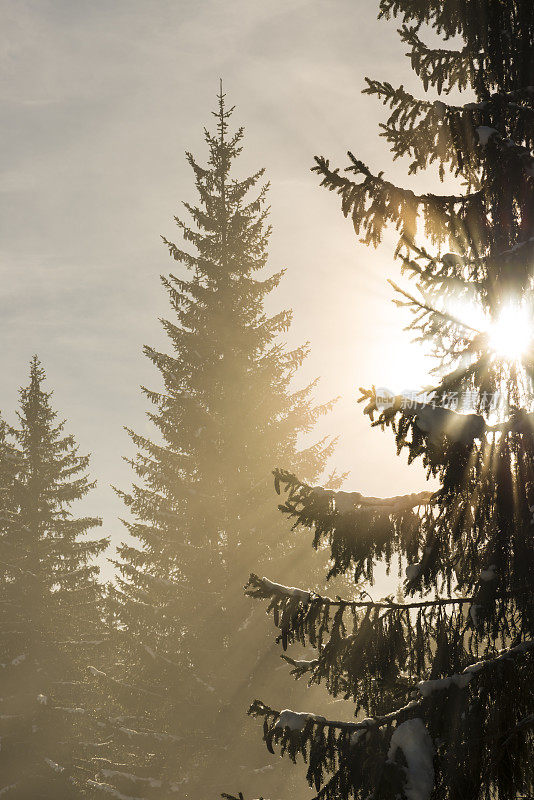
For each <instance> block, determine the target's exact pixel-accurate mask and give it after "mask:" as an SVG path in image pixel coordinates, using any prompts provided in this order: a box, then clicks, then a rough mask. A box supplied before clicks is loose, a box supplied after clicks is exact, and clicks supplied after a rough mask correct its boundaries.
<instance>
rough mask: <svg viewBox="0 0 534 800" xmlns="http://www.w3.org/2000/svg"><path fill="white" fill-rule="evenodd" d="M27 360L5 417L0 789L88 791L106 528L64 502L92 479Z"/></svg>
mask: <svg viewBox="0 0 534 800" xmlns="http://www.w3.org/2000/svg"><path fill="white" fill-rule="evenodd" d="M44 379H45V374H44V371H43V369H42V367H41V365H40V363H39V361H38V360H37V358H34V359H33V360H32V362H31V366H30V382H29V385H28V386H27V387H26V388H24V389H22V390H21V392H20V411H19V415H18V417H19V424H18V427H16V428H14V429H12V428H10V427H8V426H7V425H6V423H4V422H0V495H1V500H2V516H1V519H0V609H1V613H2V623H1V628H0V650H1V654H2V655H1V660H2V664H1V667H0V684H1V690H0V695H1V698H2V700H1V716H0V726H1V733H0V736H1V743H2V747H1V750H0V765H1V766H0V773H1V780H0V793H1V795H2V797H4V796H5V797H6V798H8V797H9V798H18V799H19V800H29V798H43V799H44V798H50V800H52V799H53V800H60V798H74V797H82V796H84V797H85V796H87V792H88V791H90V789H89V788H88V784H87V779H88V778H90V776H91V772H90V771H88V770H87V769H86V767H85V766H84V764H85V763H87V762H90V761H91V759H92V757H93V755H94V749H95V748H98V744H99V734H98V725H97V720H96V714H97V710H96V708H95V695H94V692H93V681H92V680H89V679H88V675H87V665H88V664H89V663H90V661H89V659H90V658H91V657H92V655H94V650H95V648H98V645H99V637H100V636H101V630H100V628H101V620H102V602H101V590H100V586H99V583H98V582H97V574H98V567H97V566H95V565H94V563H93V559H94V558H95V557H96V556H98V555H99V554H100V553H101V552H102V551H103V550H104V548H105V547H106V545H107V541H106V540H105V539H88V538H86V534H88V533H89V531H91V529H92V528H94V527H96V526H98V525H100V524H101V521H100V520H99V519H95V518H93V517H79V518H76V517H74V516H73V515H72V513H71V506H72V505H73V504H74V503H75V502H76V501H78V500H80V499H81V498H83V497H84V496H85V495H86V494H87V493H88V492H89V491H90V490H91V489H92V487H93V486H94V484H93V483H92V482H91V481H90V480H89V479H88V477H87V475H86V470H87V467H88V457H87V456H80V455H79V453H78V449H77V446H76V444H75V441H74V439H73V437H72V436H70V435H68V434H66V433H65V432H64V423H63V422H58V420H57V414H56V412H55V411H54V410H53V408H52V406H51V401H50V398H51V393H50V392H47V391H45V389H44V388H43V381H44Z"/></svg>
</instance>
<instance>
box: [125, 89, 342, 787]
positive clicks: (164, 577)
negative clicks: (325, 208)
mask: <svg viewBox="0 0 534 800" xmlns="http://www.w3.org/2000/svg"><path fill="white" fill-rule="evenodd" d="M232 111H233V109H229V108H228V107H227V106H226V105H225V97H224V94H223V93H222V88H221V92H220V94H219V97H218V109H217V111H216V112H214V116H215V119H216V125H217V127H216V131H215V132H213V133H211V132H210V131H208V130H206V131H205V134H204V135H205V141H206V144H207V147H208V154H209V155H208V162H207V164H206V165H205V166H203V165H201V164H199V163H198V162H197V161H196V160H195V158H194V157H193V156H192V155H191V154H187V160H188V163H189V164H190V166H191V168H192V170H193V173H194V177H195V187H196V191H197V195H198V202H197V204H196V205H193V204H190V203H185V204H184V205H185V208H186V210H187V212H188V213H189V215H190V217H191V220H192V222H191V223H186V222H184V221H182V219H181V218H178V217H177V218H176V223H177V225H178V227H179V229H180V232H181V234H182V238H183V240H184V243H185V244H184V245H181V244H174V243H172V242H170V241H168V240H167V239H164V242H165V245H166V246H167V247H168V249H169V251H170V254H171V256H172V257H173V259H174V260H175V261H176V263H177V264H179V265H181V267H182V269H181V271H180V272H178V273H177V274H172V275H170V276H168V277H163V278H162V283H163V286H164V288H165V290H166V292H167V293H168V296H169V300H170V305H171V311H172V316H171V317H170V318H169V319H165V320H163V327H164V329H165V332H166V334H167V335H168V337H169V345H170V348H169V349H170V351H169V352H166V351H165V352H163V351H159V350H156V349H154V348H152V347H146V348H145V353H146V355H147V356H148V358H149V359H150V360H151V361H152V363H153V364H154V365H155V367H156V368H157V370H158V371H159V373H160V374H161V378H162V383H163V387H162V389H161V390H159V391H154V390H151V389H144V392H145V395H146V396H147V398H148V400H149V401H150V403H151V404H152V409H153V410H152V411H151V412H150V414H149V418H150V420H151V422H152V423H153V425H154V429H155V432H156V434H157V438H154V439H151V438H148V437H146V436H141V435H138V434H137V433H135V432H133V431H130V434H131V437H132V440H133V442H134V444H135V445H136V447H137V448H138V453H137V455H136V457H135V458H134V459H133V460H132V461H131V465H132V467H133V469H134V471H135V473H136V475H137V477H138V482H137V483H136V484H135V485H134V487H133V489H132V491H131V492H129V493H123V492H120V494H121V496H122V497H123V499H124V501H125V503H126V505H127V507H128V509H129V511H130V512H131V514H132V516H133V521H132V522H128V523H127V527H128V530H129V533H130V534H131V539H130V541H129V542H128V543H125V544H124V545H123V546H122V547H121V548H120V549H119V553H120V559H119V561H118V562H117V568H118V581H117V586H116V589H115V590H113V592H112V600H113V602H114V605H113V606H112V608H113V613H114V614H116V618H117V620H118V628H119V635H120V636H121V640H122V644H121V647H122V657H121V660H122V664H123V668H122V670H118V671H117V673H116V674H117V677H118V676H119V675H120V679H121V681H125V682H127V683H131V684H135V685H136V686H138V687H144V688H145V689H149V690H150V691H152V692H154V693H156V694H159V695H160V698H161V699H160V700H159V701H158V700H157V699H153V700H152V701H150V700H148V701H147V699H146V695H143V694H142V693H139V694H138V701H132V703H130V706H129V709H130V714H132V715H133V716H141V717H143V715H147V716H144V717H143V719H142V720H141V722H139V721H138V724H139V725H141V724H143V725H144V726H145V728H146V727H147V726H149V727H150V730H152V731H156V732H157V731H160V733H161V735H162V736H163V737H164V738H163V739H162V742H164V743H165V744H164V745H163V746H162V748H161V750H160V752H158V753H156V755H155V757H154V759H149V760H148V761H147V762H144V764H143V767H144V768H145V767H146V770H145V771H144V772H142V773H140V772H139V770H137V772H135V770H133V772H131V773H130V775H131V778H130V779H129V781H128V779H126V778H124V780H123V783H122V784H119V782H117V781H115V782H114V783H113V785H114V786H117V787H118V788H119V790H120V791H124V792H127V790H128V786H129V787H130V788H131V787H132V786H133V785H135V784H136V779H135V774H137V775H138V776H139V775H141V774H142V776H145V777H146V776H147V775H149V776H151V777H152V778H156V779H157V780H158V781H159V780H160V779H162V780H163V784H162V785H159V786H157V787H153V788H154V792H153V794H152V795H151V796H154V797H158V799H159V798H161V797H162V796H165V797H166V796H167V793H168V795H169V796H173V791H179V792H180V794H181V796H182V797H184V798H185V797H187V798H194V800H197V798H198V799H199V800H200V798H205V797H209V796H213V797H216V796H217V795H218V793H219V791H220V786H221V783H224V776H227V775H229V774H231V771H232V770H233V766H232V765H233V763H234V761H235V758H238V759H239V765H240V768H241V774H242V775H243V779H244V780H245V782H247V783H248V785H250V786H251V787H253V786H254V783H255V782H259V779H260V777H261V773H260V770H261V769H264V767H265V757H264V754H263V753H262V751H261V750H258V749H256V744H254V743H251V742H250V737H249V741H248V743H243V737H242V732H243V730H244V729H246V726H247V724H248V723H247V718H246V708H247V707H248V705H249V703H250V700H251V699H252V697H253V695H252V697H251V692H252V689H251V688H250V682H251V681H252V682H254V681H255V682H256V685H264V684H265V682H266V681H267V679H268V680H269V681H271V671H272V667H273V665H274V664H276V665H278V663H279V662H278V661H276V662H275V661H274V659H275V658H276V659H277V658H278V657H277V655H276V653H273V648H271V647H270V646H269V645H268V644H266V640H265V631H264V629H263V627H262V618H261V617H259V618H258V619H256V617H254V618H253V619H251V618H250V609H249V608H248V607H247V605H248V604H247V603H246V602H243V599H242V598H241V597H240V592H239V587H240V586H242V585H243V584H244V583H245V581H246V578H247V576H248V572H247V570H248V569H249V565H250V564H251V563H254V564H257V565H258V567H259V568H261V567H262V566H263V565H266V564H268V563H269V562H272V561H273V560H275V561H278V562H279V563H280V564H282V565H283V569H284V572H285V574H290V572H291V567H288V563H290V562H291V561H292V560H293V562H294V563H296V562H297V560H298V559H299V553H300V555H302V553H303V550H302V548H301V547H299V546H298V545H297V546H293V547H291V546H289V545H287V544H286V543H285V542H284V537H283V533H282V532H283V527H282V526H281V525H280V523H279V520H278V516H279V515H278V514H277V512H276V508H275V506H274V504H273V499H272V493H271V490H270V477H269V476H270V473H271V470H272V467H273V464H280V463H281V464H285V465H293V467H294V468H295V469H298V470H300V471H302V473H303V474H305V475H306V476H307V477H308V478H309V479H310V480H313V479H314V478H315V477H316V476H317V475H319V474H320V473H321V472H322V471H323V470H324V467H325V464H326V461H327V458H328V455H329V453H330V452H331V450H332V447H333V443H332V442H331V441H326V440H325V441H320V442H313V443H312V444H308V446H305V447H304V448H303V449H302V448H301V447H300V446H299V437H300V435H301V434H307V433H309V432H311V431H312V429H313V427H314V424H315V422H316V420H317V418H318V416H319V415H320V414H322V413H325V412H326V411H327V410H328V409H329V407H330V405H331V404H330V403H328V404H326V405H322V406H316V405H314V404H313V401H312V400H311V399H310V398H311V391H312V388H313V384H312V385H309V386H306V387H305V388H302V389H299V390H297V391H295V390H293V389H292V388H291V387H292V380H293V378H294V376H295V373H296V372H297V370H298V368H299V366H300V365H301V363H302V361H303V359H304V358H305V356H306V354H307V347H306V346H303V347H298V348H296V349H292V350H288V349H287V348H286V347H285V346H284V343H283V342H282V341H281V338H280V335H281V334H282V333H283V332H285V331H287V329H288V327H289V325H290V320H291V313H290V312H288V311H282V312H280V313H278V314H275V315H274V316H268V315H267V314H266V312H265V310H264V302H265V299H266V298H267V296H268V295H269V294H270V292H271V291H272V290H273V289H275V287H277V286H278V284H279V282H280V280H281V278H282V276H283V272H278V273H276V274H274V275H266V274H265V267H266V263H267V243H268V239H269V234H270V228H269V227H268V225H267V215H268V208H267V206H266V195H267V189H268V187H267V185H262V184H261V179H262V176H263V172H264V171H263V170H260V171H258V172H257V173H255V174H254V175H252V176H250V177H247V178H244V179H239V178H237V177H236V175H235V162H236V160H237V159H238V156H239V155H240V153H241V147H242V140H243V130H242V129H241V128H240V129H238V130H237V131H236V132H234V133H232V132H231V131H230V129H229V118H230V116H231V114H232ZM306 561H309V560H308V559H306ZM262 631H263V632H262ZM244 674H245V676H246V677H243V675H244ZM147 703H148V706H147ZM175 737H179V741H178V743H176V741H177V740H176V738H175ZM238 754H239V755H238ZM136 766H138V765H136ZM266 774H267V773H265V772H264V773H263V776H264V777H265V775H266ZM226 779H228V778H226ZM275 780H276V781H278V782H280V783H283V782H285V781H286V778H285V777H282V778H279V777H278V776H276V775H275ZM137 783H138V781H137ZM149 789H150V787H147V786H146V783H145V786H144V790H145V793H146V792H148V791H149ZM162 792H163V794H162Z"/></svg>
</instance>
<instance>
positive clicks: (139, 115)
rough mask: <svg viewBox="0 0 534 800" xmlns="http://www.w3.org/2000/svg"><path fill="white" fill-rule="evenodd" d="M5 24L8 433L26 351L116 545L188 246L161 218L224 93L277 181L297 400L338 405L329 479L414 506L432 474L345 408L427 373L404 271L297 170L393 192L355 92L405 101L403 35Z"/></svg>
mask: <svg viewBox="0 0 534 800" xmlns="http://www.w3.org/2000/svg"><path fill="white" fill-rule="evenodd" d="M0 7H1V17H2V20H1V25H0V31H1V33H0V43H1V44H0V58H1V78H0V80H1V93H2V102H1V114H2V119H1V128H2V131H3V141H2V147H1V156H0V157H1V159H2V167H1V168H2V178H1V182H0V185H1V193H0V203H1V211H0V216H1V220H2V232H1V240H0V247H1V255H0V259H1V260H0V264H1V270H2V275H1V278H2V280H1V341H2V349H1V354H0V358H1V368H0V407H1V408H2V409H3V412H4V413H5V415H6V416H7V417H8V419H12V418H13V412H14V409H15V405H16V401H17V390H18V387H19V386H20V385H21V384H22V383H24V382H25V381H26V375H27V369H28V361H29V359H30V357H31V355H32V354H33V353H34V352H36V353H38V354H39V356H40V357H41V359H42V361H43V363H44V366H45V368H46V370H47V372H48V376H49V385H50V386H51V387H52V388H54V390H55V403H56V405H57V406H58V408H59V409H60V411H61V413H62V414H63V415H64V416H65V417H67V418H68V420H69V429H70V430H71V431H72V432H73V433H74V434H75V435H76V437H77V439H78V441H79V442H80V445H81V448H82V451H83V452H87V451H90V452H91V453H92V473H93V474H94V475H95V476H97V477H98V479H99V487H98V489H97V490H96V491H95V492H94V493H93V496H92V498H91V500H90V501H89V506H90V508H91V510H92V511H94V512H96V513H98V514H100V515H102V516H104V522H105V526H104V530H105V532H106V533H109V534H110V535H112V536H113V538H114V540H115V541H118V540H120V538H121V536H122V535H123V534H122V530H123V529H122V526H121V524H120V522H119V521H118V519H117V518H118V516H119V515H120V514H121V513H122V512H123V509H122V506H121V504H120V503H119V502H118V500H117V499H116V498H115V496H114V494H113V492H112V490H111V488H110V484H111V483H114V484H116V485H118V486H121V487H123V488H126V487H127V486H128V484H129V482H130V480H131V473H130V469H129V467H128V466H127V465H126V464H125V463H124V462H123V461H122V460H121V459H122V456H124V455H132V452H133V451H132V447H131V445H130V442H129V439H128V437H127V435H126V434H125V433H124V431H123V430H122V426H123V425H129V426H131V427H133V428H134V429H136V430H138V431H140V432H141V431H145V432H149V431H150V428H149V426H148V423H147V421H146V419H145V414H144V412H145V410H146V403H145V401H144V399H143V398H142V396H141V394H140V391H139V385H140V384H145V385H148V386H152V387H154V388H156V387H158V386H159V383H158V378H157V374H156V373H155V371H154V368H153V367H152V365H151V364H150V363H149V362H148V360H147V359H145V358H144V357H143V355H142V353H141V347H142V345H143V344H144V343H150V344H156V345H159V344H161V343H162V342H163V338H162V334H161V330H160V326H159V323H158V321H157V320H158V316H160V315H162V314H166V313H167V306H166V297H165V295H164V293H163V290H162V289H161V287H160V284H159V280H158V276H159V275H160V273H162V272H163V273H164V272H166V271H169V270H171V269H173V267H174V268H175V265H174V262H171V261H170V260H169V256H168V254H167V251H166V250H165V248H164V246H163V245H162V243H161V240H160V238H159V236H160V234H165V235H166V236H167V237H168V238H171V239H173V238H174V239H176V238H177V237H178V232H177V229H176V228H175V227H174V224H173V220H172V218H173V215H174V214H176V213H179V212H180V202H181V201H182V200H186V199H192V198H194V193H193V186H192V175H191V173H190V170H189V168H188V167H187V165H186V163H185V159H184V151H185V150H186V149H187V150H191V151H192V152H193V153H194V154H195V155H196V156H197V158H198V159H200V160H202V159H203V157H204V155H205V148H204V143H203V140H202V128H203V126H204V125H205V124H206V123H208V124H211V123H210V111H211V110H212V109H213V108H214V107H215V94H216V92H217V89H218V82H219V77H222V78H223V79H224V85H225V89H226V91H227V93H228V99H229V101H230V102H232V103H235V104H236V106H237V109H236V112H235V115H234V121H235V123H236V124H243V125H244V126H245V128H246V140H245V152H244V154H243V156H242V159H241V166H240V169H241V174H242V175H245V174H247V173H249V172H251V171H253V170H255V169H257V168H259V167H261V166H265V167H266V169H267V175H268V178H269V179H270V181H271V183H272V189H271V192H270V202H271V205H272V216H271V221H272V224H273V227H274V233H273V237H272V243H271V249H270V252H271V258H270V266H271V268H272V270H276V269H279V268H280V267H283V266H285V267H287V269H288V273H287V277H286V279H285V281H284V282H283V284H282V286H281V287H280V289H279V290H278V291H277V293H276V295H273V296H272V299H271V300H270V308H272V309H273V310H275V309H278V308H281V307H291V308H293V309H294V325H293V328H292V331H291V333H290V334H289V335H288V337H287V340H288V342H289V343H290V344H295V343H298V342H301V341H303V340H309V341H310V342H311V345H312V355H311V357H310V358H309V360H308V363H307V365H306V368H305V370H304V371H303V373H302V381H304V380H307V379H309V378H311V377H313V376H316V375H320V376H321V377H322V381H321V385H320V388H319V391H318V397H319V399H326V398H329V397H332V396H336V395H340V396H341V398H342V399H341V401H340V403H339V404H338V407H337V409H336V411H335V412H334V413H332V414H331V415H330V417H329V418H328V419H327V420H325V422H324V423H323V424H322V425H321V429H320V432H321V433H324V432H331V433H335V434H341V436H342V440H341V442H340V445H339V448H338V451H337V455H336V457H335V459H334V464H335V466H337V467H338V469H340V470H346V469H350V470H351V477H350V479H349V484H348V486H349V487H351V488H354V489H357V490H361V491H366V492H370V493H375V494H382V495H388V494H396V493H399V492H403V491H412V490H416V489H420V488H422V483H423V478H424V476H423V472H422V470H421V469H420V468H418V467H415V466H412V467H410V468H409V469H408V468H407V467H406V465H405V462H404V459H397V458H396V457H395V448H394V442H393V437H392V435H391V433H388V432H387V433H381V432H380V431H379V430H376V429H370V428H369V425H368V422H367V420H366V419H365V418H364V417H363V415H362V413H361V407H360V406H357V405H356V402H355V400H356V396H357V387H358V386H360V385H365V386H369V385H370V384H371V383H376V384H378V385H386V386H391V388H393V389H396V390H401V389H405V388H411V387H413V386H415V385H417V381H418V380H420V379H421V378H422V374H423V373H422V365H421V358H419V357H418V356H417V354H415V356H414V351H413V348H410V346H409V345H408V341H409V337H408V336H407V335H405V334H402V333H401V331H400V329H401V326H402V321H403V318H402V317H401V316H400V315H399V313H398V312H397V311H396V310H395V309H394V307H393V306H392V304H391V295H392V292H391V289H390V288H389V287H388V285H387V283H386V278H387V277H389V276H397V275H398V271H399V268H398V264H394V263H393V260H392V252H391V247H390V245H391V241H392V240H390V241H389V243H387V244H388V246H384V247H382V248H381V249H380V250H379V251H378V252H376V251H372V250H368V249H366V248H364V247H363V246H362V245H359V244H358V243H357V241H356V239H355V236H354V233H353V230H352V227H351V224H350V222H347V221H345V220H344V219H343V217H342V215H341V212H340V208H339V201H338V199H337V198H336V197H335V196H334V195H332V194H330V193H328V192H326V191H325V190H324V189H320V188H319V187H318V180H317V176H315V175H313V174H312V173H310V171H309V168H310V166H311V165H312V163H313V156H314V154H323V155H327V156H329V157H330V158H331V160H332V161H333V162H335V163H336V164H338V165H340V166H344V165H345V163H346V159H345V152H346V150H347V149H348V148H351V149H352V150H353V151H354V152H355V153H356V154H358V155H359V156H360V157H361V158H362V159H363V160H364V161H366V162H367V163H368V164H369V166H371V167H372V168H374V169H386V171H387V174H388V176H393V178H394V179H395V180H398V181H401V180H403V176H404V168H405V165H402V164H396V165H391V160H390V157H389V154H388V153H387V149H386V147H385V144H384V141H383V139H379V138H378V123H379V122H380V120H382V119H383V118H384V109H383V107H382V106H380V105H379V104H378V103H377V101H376V100H375V99H373V98H369V97H367V96H362V95H361V93H360V90H361V88H362V86H363V85H364V81H363V78H364V76H365V75H372V76H374V77H378V78H383V79H387V80H390V81H391V82H392V83H395V84H400V83H404V84H405V85H406V86H414V87H416V86H417V84H415V83H414V82H413V79H412V78H411V75H410V70H409V63H408V60H407V59H406V58H405V56H404V49H405V47H404V46H403V45H402V44H401V43H400V41H399V39H398V37H397V35H396V32H395V28H396V25H395V23H394V22H390V23H386V22H377V21H376V19H375V17H376V3H375V2H374V0H268V1H267V2H266V1H265V0H264V1H263V2H259V0H224V2H223V1H222V0H84V1H83V2H81V1H80V0H34V2H28V1H27V0H3V2H2V3H1V6H0ZM425 180H426V181H427V183H425V187H426V186H427V185H432V183H430V184H428V181H430V180H431V179H429V178H427V179H425ZM411 185H412V186H413V185H414V184H413V183H412V184H411ZM419 185H422V184H419ZM273 466H276V465H273ZM282 466H283V465H282Z"/></svg>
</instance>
